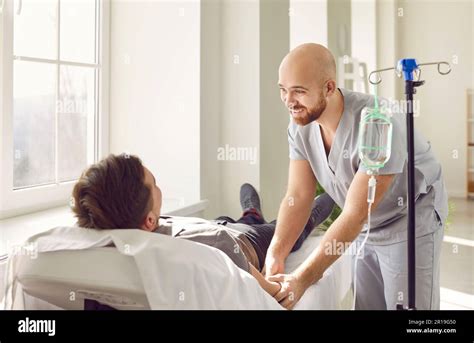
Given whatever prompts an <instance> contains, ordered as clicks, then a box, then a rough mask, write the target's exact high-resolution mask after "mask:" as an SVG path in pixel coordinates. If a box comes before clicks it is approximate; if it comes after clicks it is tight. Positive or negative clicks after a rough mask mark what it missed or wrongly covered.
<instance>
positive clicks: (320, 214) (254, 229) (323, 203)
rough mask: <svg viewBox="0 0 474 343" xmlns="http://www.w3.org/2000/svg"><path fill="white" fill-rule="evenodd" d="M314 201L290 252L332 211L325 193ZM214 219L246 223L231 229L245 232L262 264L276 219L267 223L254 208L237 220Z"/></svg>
mask: <svg viewBox="0 0 474 343" xmlns="http://www.w3.org/2000/svg"><path fill="white" fill-rule="evenodd" d="M315 201H316V203H315V204H314V205H313V209H312V211H311V215H310V217H309V219H308V222H307V223H306V226H305V227H304V230H303V232H302V233H301V235H300V236H299V237H298V239H297V241H296V242H295V245H293V248H292V249H291V251H292V252H293V251H296V250H298V249H299V248H301V245H302V244H303V242H304V241H305V239H306V238H307V237H308V236H309V234H310V233H311V231H312V230H313V228H315V227H316V226H318V225H319V224H321V223H322V222H323V221H325V220H326V219H327V217H329V215H330V214H331V212H332V209H333V207H334V201H333V200H332V199H331V197H330V196H329V195H327V194H326V193H324V194H321V195H320V196H318V197H317V198H316V200H315ZM216 220H218V221H224V223H222V224H225V222H228V223H239V224H246V225H245V226H244V225H239V226H232V229H234V230H238V231H241V232H242V233H243V234H245V236H246V237H247V238H248V240H249V241H250V242H251V243H252V245H253V247H254V248H255V251H256V252H257V255H259V256H258V259H259V262H260V266H263V263H264V261H265V256H266V255H267V250H268V247H269V246H270V242H271V241H272V237H273V234H274V233H275V227H276V220H273V221H271V222H270V223H267V222H266V221H265V219H264V218H263V216H262V215H260V214H259V213H258V212H257V211H256V210H254V209H251V210H249V211H246V212H244V213H243V215H242V217H240V218H239V219H238V220H237V221H236V220H234V219H232V218H230V217H226V216H221V217H219V218H216ZM262 255H263V256H262ZM262 259H263V260H262Z"/></svg>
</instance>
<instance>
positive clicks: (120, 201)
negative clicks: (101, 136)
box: [72, 154, 153, 229]
mask: <svg viewBox="0 0 474 343" xmlns="http://www.w3.org/2000/svg"><path fill="white" fill-rule="evenodd" d="M144 179H145V169H144V167H143V165H142V161H141V160H140V159H139V158H138V157H137V156H133V155H125V154H122V155H109V156H108V157H106V158H104V159H103V160H102V161H100V162H98V163H96V164H93V165H91V166H90V167H89V168H88V169H87V170H86V171H85V172H83V173H82V175H81V177H80V178H79V180H78V181H77V183H76V185H75V186H74V190H73V192H72V195H73V199H74V203H73V206H72V209H73V211H74V213H75V216H76V218H77V224H78V225H79V226H80V227H85V228H95V229H127V228H129V229H132V228H139V227H140V226H141V224H142V223H143V220H144V219H145V217H146V214H147V213H148V212H149V211H150V210H151V208H152V204H153V199H152V197H151V190H150V189H149V188H148V187H147V186H146V185H145V183H144Z"/></svg>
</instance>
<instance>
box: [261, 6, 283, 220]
mask: <svg viewBox="0 0 474 343" xmlns="http://www.w3.org/2000/svg"><path fill="white" fill-rule="evenodd" d="M288 7H289V1H288V0H263V1H261V2H260V151H261V156H260V190H261V195H262V200H263V201H262V209H263V213H264V214H265V218H266V219H267V221H270V220H272V219H274V218H276V217H277V214H278V209H279V208H280V203H281V200H282V199H283V196H284V195H285V192H286V185H287V181H288V164H289V157H288V137H287V128H288V122H289V115H288V110H287V109H286V107H285V106H284V104H283V103H282V101H281V99H280V91H279V88H278V86H277V84H278V68H279V66H280V63H281V60H282V59H283V57H285V55H286V54H287V53H288V52H289V47H290V18H289V17H288ZM275 37H278V39H276V38H275Z"/></svg>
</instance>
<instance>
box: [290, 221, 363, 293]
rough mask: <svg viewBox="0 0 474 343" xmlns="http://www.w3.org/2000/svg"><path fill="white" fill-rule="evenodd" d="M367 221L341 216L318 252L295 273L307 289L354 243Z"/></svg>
mask: <svg viewBox="0 0 474 343" xmlns="http://www.w3.org/2000/svg"><path fill="white" fill-rule="evenodd" d="M364 221H365V219H364V218H363V217H360V216H345V215H343V214H341V215H340V216H339V217H338V218H337V219H336V221H334V223H333V224H332V225H331V227H330V228H329V229H328V231H326V233H325V234H324V236H323V239H322V240H321V243H320V244H319V246H318V247H317V248H316V250H315V251H314V252H313V253H312V254H311V255H309V256H308V258H307V259H306V260H305V261H304V262H303V263H302V264H301V265H300V266H299V267H298V268H297V269H296V270H295V271H294V274H295V275H296V276H297V277H298V278H300V279H301V281H302V283H303V284H304V285H305V287H309V286H310V285H312V284H313V283H315V282H317V281H319V279H320V278H321V277H322V276H323V274H324V271H325V270H326V269H327V268H329V266H330V265H331V264H333V263H334V262H335V261H336V260H337V259H338V258H339V257H340V256H341V255H342V254H343V253H344V251H345V250H346V248H347V247H348V246H349V245H350V243H351V242H353V241H354V240H355V239H356V238H357V236H358V235H359V233H360V231H361V230H362V226H363V223H364Z"/></svg>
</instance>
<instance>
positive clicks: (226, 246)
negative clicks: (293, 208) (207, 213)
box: [73, 155, 334, 296]
mask: <svg viewBox="0 0 474 343" xmlns="http://www.w3.org/2000/svg"><path fill="white" fill-rule="evenodd" d="M73 197H74V206H73V211H74V213H75V216H76V217H77V224H78V225H79V226H80V227H84V228H94V229H130V228H137V229H141V230H146V231H151V232H156V233H161V234H168V235H172V236H173V237H176V238H181V239H187V240H191V241H195V242H199V243H202V244H205V245H209V246H213V247H215V248H217V249H219V250H221V251H223V252H224V253H225V254H226V255H227V256H229V257H230V258H231V259H232V261H233V262H234V263H235V264H236V265H237V266H238V267H239V268H241V269H243V270H245V271H247V272H249V273H250V274H251V275H253V276H254V277H255V278H256V280H257V281H258V283H259V284H260V286H261V287H262V288H263V289H264V290H265V291H266V292H268V293H269V294H270V295H272V296H273V295H274V294H276V293H277V292H278V291H279V290H280V285H279V284H278V283H276V282H271V281H268V280H266V279H265V278H264V277H263V275H262V274H261V272H260V271H261V270H263V267H264V266H263V264H264V261H265V255H266V253H267V249H268V246H269V245H270V242H271V240H272V237H273V234H274V232H275V225H276V221H275V220H274V221H272V222H270V223H267V222H266V221H265V219H264V217H263V214H262V212H261V209H260V198H259V196H258V194H257V192H256V190H255V189H254V187H253V186H251V185H250V184H244V185H242V187H241V189H240V204H241V206H242V211H243V214H242V217H241V218H240V219H238V220H237V221H236V220H233V219H232V218H230V217H219V218H217V219H216V220H213V221H206V220H195V218H194V219H190V220H188V219H187V218H184V219H183V218H181V219H180V218H174V217H166V216H161V217H160V211H161V202H162V195H161V190H160V188H159V187H158V186H157V185H156V180H155V177H154V176H153V174H152V173H151V172H150V171H149V170H148V169H147V168H146V167H144V166H143V165H142V162H141V160H140V159H139V158H138V157H136V156H133V155H132V156H130V155H109V156H108V157H107V158H105V159H103V160H102V161H100V162H98V163H96V164H93V165H91V166H90V167H89V168H88V169H87V170H86V171H84V173H83V174H82V175H81V177H80V179H79V180H78V182H77V183H76V185H75V186H74V190H73ZM333 205H334V202H333V200H332V199H331V198H330V197H329V196H327V195H325V194H322V195H320V196H318V197H316V198H315V200H314V202H313V207H312V211H311V215H310V217H309V220H308V222H307V223H306V226H305V228H304V230H303V232H302V234H301V236H300V237H299V238H298V240H297V241H296V243H295V245H294V246H293V249H292V251H295V250H298V249H299V248H300V247H301V245H302V244H303V242H304V240H305V239H306V237H308V235H309V234H310V233H311V231H312V230H313V228H314V227H315V226H317V225H318V224H320V223H321V222H323V221H324V220H325V219H326V218H327V217H328V216H329V214H330V213H331V211H332V208H333Z"/></svg>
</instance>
